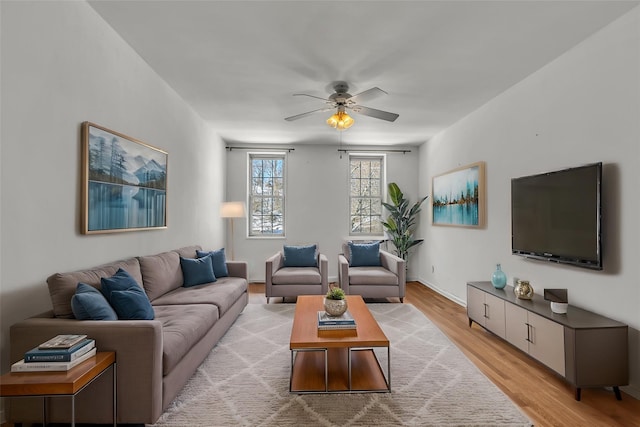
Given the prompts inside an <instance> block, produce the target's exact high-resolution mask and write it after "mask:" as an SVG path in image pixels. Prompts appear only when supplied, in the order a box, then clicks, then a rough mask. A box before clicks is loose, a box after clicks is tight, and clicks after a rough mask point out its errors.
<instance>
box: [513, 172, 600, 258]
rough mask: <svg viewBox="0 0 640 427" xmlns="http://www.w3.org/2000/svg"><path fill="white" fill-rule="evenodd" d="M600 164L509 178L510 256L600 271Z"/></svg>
mask: <svg viewBox="0 0 640 427" xmlns="http://www.w3.org/2000/svg"><path fill="white" fill-rule="evenodd" d="M601 191H602V163H593V164H589V165H585V166H579V167H574V168H569V169H563V170H558V171H554V172H547V173H542V174H538V175H531V176H524V177H521V178H514V179H512V180H511V252H512V253H513V254H516V255H521V256H524V257H527V258H533V259H538V260H545V261H551V262H557V263H563V264H571V265H575V266H579V267H584V268H590V269H594V270H602V244H601V222H602V219H601V217H602V215H601V212H602V202H601V201H602V198H601Z"/></svg>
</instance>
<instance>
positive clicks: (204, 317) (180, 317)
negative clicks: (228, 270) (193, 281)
mask: <svg viewBox="0 0 640 427" xmlns="http://www.w3.org/2000/svg"><path fill="white" fill-rule="evenodd" d="M180 289H185V288H180ZM186 289H192V288H186ZM153 308H154V311H155V318H156V320H159V321H161V322H162V371H163V372H162V373H163V375H167V374H168V373H170V372H171V371H172V370H173V368H174V367H175V366H176V365H177V364H178V362H180V361H181V360H182V359H183V358H184V357H187V355H188V353H189V351H190V350H191V348H192V347H193V346H194V345H195V344H196V343H197V342H198V341H200V340H201V339H202V338H203V337H204V336H205V335H206V334H207V332H209V330H211V328H212V327H213V325H214V324H215V323H216V321H217V320H218V319H219V318H220V315H219V312H218V308H217V307H216V306H215V305H213V304H191V305H189V304H187V305H166V306H165V305H161V306H154V307H153Z"/></svg>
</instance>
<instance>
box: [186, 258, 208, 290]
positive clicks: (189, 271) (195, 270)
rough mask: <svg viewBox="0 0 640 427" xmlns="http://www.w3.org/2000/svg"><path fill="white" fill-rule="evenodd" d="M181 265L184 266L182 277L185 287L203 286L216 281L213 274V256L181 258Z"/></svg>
mask: <svg viewBox="0 0 640 427" xmlns="http://www.w3.org/2000/svg"><path fill="white" fill-rule="evenodd" d="M180 265H181V266H182V275H183V276H184V284H183V286H184V287H189V286H197V285H203V284H205V283H212V282H215V281H216V276H215V274H213V263H212V262H211V255H207V256H205V257H202V258H182V257H180Z"/></svg>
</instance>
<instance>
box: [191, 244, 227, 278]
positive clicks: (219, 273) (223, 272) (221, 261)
mask: <svg viewBox="0 0 640 427" xmlns="http://www.w3.org/2000/svg"><path fill="white" fill-rule="evenodd" d="M196 255H197V256H198V258H202V257H206V256H207V255H211V262H212V264H213V274H214V275H215V276H216V279H217V278H218V277H227V276H229V270H228V269H227V258H226V257H225V255H224V248H222V249H218V250H217V251H211V252H204V251H199V250H196Z"/></svg>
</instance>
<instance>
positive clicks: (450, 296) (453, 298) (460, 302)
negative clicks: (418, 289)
mask: <svg viewBox="0 0 640 427" xmlns="http://www.w3.org/2000/svg"><path fill="white" fill-rule="evenodd" d="M415 281H416V282H418V283H420V284H421V285H423V286H426V287H427V288H430V289H433V290H434V291H435V292H437V293H439V294H440V295H442V296H443V297H445V298H447V299H449V300H451V301H453V302H455V303H456V304H458V305H461V306H463V307H466V306H467V302H466V301H464V300H461V299H460V298H458V297H457V296H455V295H453V294H450V293H449V292H447V291H445V290H444V289H441V288H439V287H437V286H435V285H434V284H432V283H429V282H427V281H426V280H422V279H417V280H415Z"/></svg>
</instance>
